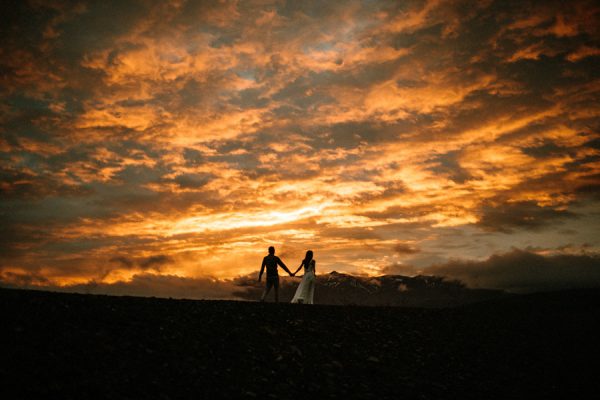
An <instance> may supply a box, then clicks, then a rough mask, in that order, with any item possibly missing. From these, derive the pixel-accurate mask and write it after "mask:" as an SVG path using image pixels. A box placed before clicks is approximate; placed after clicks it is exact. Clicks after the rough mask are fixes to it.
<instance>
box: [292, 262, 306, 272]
mask: <svg viewBox="0 0 600 400" xmlns="http://www.w3.org/2000/svg"><path fill="white" fill-rule="evenodd" d="M303 263H304V262H301V263H300V266H299V267H298V269H297V270H296V272H294V275H296V274H297V273H298V271H300V269H302V264H303Z"/></svg>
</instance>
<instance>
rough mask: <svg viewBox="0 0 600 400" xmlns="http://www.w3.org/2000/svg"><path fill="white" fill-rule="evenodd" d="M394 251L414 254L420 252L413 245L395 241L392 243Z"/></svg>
mask: <svg viewBox="0 0 600 400" xmlns="http://www.w3.org/2000/svg"><path fill="white" fill-rule="evenodd" d="M394 251H395V252H396V253H398V254H416V253H418V252H420V250H419V249H418V248H417V247H413V246H411V245H408V244H406V243H397V244H395V245H394Z"/></svg>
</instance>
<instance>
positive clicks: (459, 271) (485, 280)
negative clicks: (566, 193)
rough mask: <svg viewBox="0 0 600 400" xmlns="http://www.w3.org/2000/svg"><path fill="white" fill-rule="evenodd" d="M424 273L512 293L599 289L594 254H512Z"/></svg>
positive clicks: (599, 270)
mask: <svg viewBox="0 0 600 400" xmlns="http://www.w3.org/2000/svg"><path fill="white" fill-rule="evenodd" d="M426 271H427V273H428V274H429V273H431V274H433V275H442V276H447V277H451V278H453V279H458V280H460V281H462V282H464V283H466V284H467V285H468V286H470V287H480V288H497V289H505V290H509V291H515V292H533V291H544V290H559V289H571V288H586V287H599V286H600V257H599V256H598V255H597V254H591V255H587V254H581V255H571V254H558V255H550V256H543V255H539V254H535V253H532V252H529V251H524V250H513V251H512V252H509V253H505V254H498V255H493V256H491V257H490V258H488V259H487V260H484V261H466V260H453V261H450V262H448V263H445V264H439V265H436V266H432V267H430V268H427V269H426Z"/></svg>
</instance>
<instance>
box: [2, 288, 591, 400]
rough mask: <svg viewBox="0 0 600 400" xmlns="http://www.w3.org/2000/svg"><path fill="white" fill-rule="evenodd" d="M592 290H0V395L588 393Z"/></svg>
mask: <svg viewBox="0 0 600 400" xmlns="http://www.w3.org/2000/svg"><path fill="white" fill-rule="evenodd" d="M598 305H600V292H599V291H594V290H583V291H570V292H560V293H548V294H538V295H529V296H517V297H510V298H503V299H498V300H492V301H488V302H485V303H478V304H473V305H469V306H464V307H459V308H453V309H411V308H393V307H356V306H303V305H291V304H269V303H267V304H260V303H252V302H230V301H186V300H168V299H154V298H136V297H110V296H93V295H77V294H59V293H49V292H36V291H21V290H7V289H1V290H0V313H1V314H0V317H1V319H2V328H1V329H2V332H3V339H2V340H1V341H0V354H2V358H1V360H2V362H1V365H0V380H1V382H0V396H1V397H2V398H3V399H10V398H33V397H44V398H50V396H60V397H59V398H78V399H81V398H90V397H102V398H164V399H167V398H174V399H175V398H194V399H202V398H205V399H212V398H232V397H234V396H236V397H237V396H242V397H245V398H254V397H260V398H281V399H286V398H307V397H309V396H310V397H314V398H329V397H336V398H374V399H375V398H448V397H455V398H478V399H480V398H509V397H519V398H531V397H537V398H547V397H549V396H552V395H562V396H563V397H565V398H568V397H571V396H573V395H575V396H576V395H581V394H582V393H584V392H585V391H586V390H590V389H591V390H594V391H595V392H598V389H600V384H599V383H598V378H597V372H598V371H599V370H600V362H599V359H598V356H599V354H598V336H597V334H598V330H597V327H598V326H600V324H599V322H600V311H599V308H598Z"/></svg>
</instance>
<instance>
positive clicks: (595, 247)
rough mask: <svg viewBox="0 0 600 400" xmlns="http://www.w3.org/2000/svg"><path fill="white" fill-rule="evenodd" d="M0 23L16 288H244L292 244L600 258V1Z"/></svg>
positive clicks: (331, 259)
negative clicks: (155, 282)
mask: <svg viewBox="0 0 600 400" xmlns="http://www.w3.org/2000/svg"><path fill="white" fill-rule="evenodd" d="M0 19H1V24H0V33H1V35H2V45H0V82H1V90H0V277H1V279H2V280H3V281H4V282H5V283H7V282H12V283H14V284H16V282H21V284H22V285H27V284H37V283H39V284H47V285H55V286H57V287H58V286H61V285H70V286H72V285H80V284H87V283H88V282H96V283H97V284H98V285H108V286H106V287H107V288H108V287H111V286H110V285H128V284H132V282H134V281H135V282H136V284H137V283H139V280H140V279H141V278H140V277H141V276H146V274H152V279H159V278H157V277H161V276H164V277H165V279H166V280H167V281H168V282H171V283H172V284H173V285H175V286H177V285H178V283H177V281H176V279H175V278H172V277H179V278H181V279H191V280H194V279H206V278H204V277H207V276H210V277H214V278H215V279H232V278H234V277H236V276H240V275H246V274H249V273H255V272H256V270H257V269H258V268H259V266H260V261H261V259H262V256H263V255H264V253H265V251H266V248H267V247H268V246H269V245H275V246H276V247H277V249H278V250H277V251H278V253H279V254H281V255H282V256H284V261H286V262H287V263H288V264H291V265H293V264H296V263H299V261H300V260H301V258H302V257H303V255H304V253H305V252H306V250H308V249H311V250H313V251H314V252H315V258H316V260H317V263H318V267H317V268H318V269H319V270H320V271H331V270H337V271H345V272H350V273H361V274H368V275H377V274H381V273H383V272H385V271H386V268H387V267H389V266H390V265H399V266H402V265H412V266H414V267H415V268H419V269H423V270H426V269H427V268H428V267H430V266H432V265H444V263H446V262H448V260H450V259H457V258H461V259H467V258H468V259H473V260H485V259H486V258H487V257H489V256H490V254H502V253H506V252H507V251H510V249H511V248H514V247H519V248H526V247H531V248H541V247H544V248H552V249H560V248H564V246H565V245H567V244H569V245H571V246H572V248H578V249H581V248H582V247H581V246H582V245H583V244H587V245H588V247H586V251H588V252H598V251H600V243H599V242H598V239H597V238H600V231H599V230H598V227H599V226H600V213H599V212H598V210H599V209H600V205H599V201H600V195H599V193H600V191H599V188H600V147H599V145H598V143H599V141H600V135H599V131H600V69H598V68H597V64H598V59H599V57H600V50H599V49H600V45H598V43H600V28H599V27H600V7H598V5H597V4H596V2H594V1H591V0H576V1H572V2H568V3H565V2H560V1H544V2H539V1H512V0H510V1H505V0H489V1H479V2H469V1H464V0H449V1H437V0H407V1H391V0H390V1H388V0H373V1H353V0H349V1H336V2H322V1H262V0H261V1H243V2H239V1H219V2H206V1H197V0H187V1H186V0H183V1H167V2H164V1H147V2H143V3H139V2H133V1H129V0H119V1H102V2H94V1H88V0H82V1H78V2H62V1H37V0H35V1H33V0H32V1H21V2H11V3H10V4H7V5H5V6H3V12H2V16H0ZM580 253H582V252H581V251H580ZM569 254H571V253H569ZM582 254H583V253H582ZM457 268H458V266H457ZM166 277H171V278H168V279H167V278H166ZM169 279H170V280H169ZM190 282H192V281H190ZM198 284H199V285H201V284H200V283H198ZM157 290H158V289H157ZM161 290H162V289H161ZM181 290H182V291H184V290H187V289H181ZM186 293H187V292H186Z"/></svg>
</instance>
